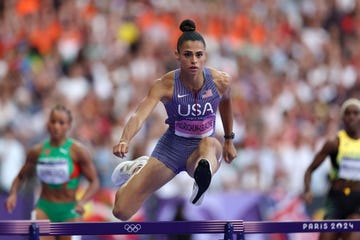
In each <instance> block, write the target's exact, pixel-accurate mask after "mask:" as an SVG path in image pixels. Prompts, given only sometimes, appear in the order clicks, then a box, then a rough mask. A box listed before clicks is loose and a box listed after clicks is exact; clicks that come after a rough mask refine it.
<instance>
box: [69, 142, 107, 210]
mask: <svg viewBox="0 0 360 240" xmlns="http://www.w3.org/2000/svg"><path fill="white" fill-rule="evenodd" d="M72 153H73V154H74V160H75V161H76V163H77V164H79V167H80V172H81V174H82V175H83V176H84V177H85V178H86V180H87V181H88V182H89V184H88V186H87V188H86V190H85V192H84V194H83V195H82V196H81V198H80V199H79V201H78V202H77V206H76V211H78V212H79V213H83V212H84V205H85V203H86V202H88V201H89V200H90V199H91V198H92V197H93V196H94V195H95V194H96V192H97V191H98V190H99V188H100V182H99V178H98V174H97V172H96V168H95V165H94V163H93V161H92V159H91V155H90V153H89V151H88V149H87V148H86V147H85V146H84V145H83V144H81V143H80V142H77V141H75V142H74V144H73V146H72Z"/></svg>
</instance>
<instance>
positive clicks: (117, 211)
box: [112, 205, 134, 221]
mask: <svg viewBox="0 0 360 240" xmlns="http://www.w3.org/2000/svg"><path fill="white" fill-rule="evenodd" d="M112 214H113V215H114V217H116V218H117V219H119V220H121V221H127V220H129V219H130V218H131V217H132V216H133V215H134V213H133V212H131V211H129V210H128V209H127V208H126V207H121V206H118V205H114V208H113V210H112Z"/></svg>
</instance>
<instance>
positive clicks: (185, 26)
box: [180, 19, 196, 32]
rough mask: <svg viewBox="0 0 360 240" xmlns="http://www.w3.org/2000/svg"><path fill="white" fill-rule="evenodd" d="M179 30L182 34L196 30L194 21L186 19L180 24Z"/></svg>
mask: <svg viewBox="0 0 360 240" xmlns="http://www.w3.org/2000/svg"><path fill="white" fill-rule="evenodd" d="M180 30H181V31H182V32H194V31H195V30H196V25H195V23H194V21H192V20H190V19H186V20H184V21H182V23H181V24H180Z"/></svg>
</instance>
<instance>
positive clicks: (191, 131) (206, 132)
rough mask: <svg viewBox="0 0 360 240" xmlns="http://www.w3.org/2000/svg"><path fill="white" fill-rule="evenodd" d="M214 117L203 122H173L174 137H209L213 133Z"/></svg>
mask: <svg viewBox="0 0 360 240" xmlns="http://www.w3.org/2000/svg"><path fill="white" fill-rule="evenodd" d="M214 126H215V115H211V116H210V117H208V118H206V119H204V120H180V121H175V135H177V136H180V137H187V138H204V137H209V136H211V135H212V134H213V132H214Z"/></svg>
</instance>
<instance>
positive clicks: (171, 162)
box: [151, 129, 201, 174]
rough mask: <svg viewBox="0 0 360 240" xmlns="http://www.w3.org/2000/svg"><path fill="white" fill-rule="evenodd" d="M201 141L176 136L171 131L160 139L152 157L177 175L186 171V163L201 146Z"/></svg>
mask: <svg viewBox="0 0 360 240" xmlns="http://www.w3.org/2000/svg"><path fill="white" fill-rule="evenodd" d="M200 141H201V139H198V138H184V137H179V136H176V135H175V134H174V133H172V132H171V131H170V130H169V129H168V130H167V131H166V132H165V133H164V135H163V136H162V137H161V138H160V139H159V141H158V143H157V144H156V146H155V148H154V150H153V152H152V153H151V157H154V158H156V159H158V160H159V161H160V162H162V163H164V164H165V165H166V166H167V167H168V168H170V169H171V170H172V171H173V172H174V173H175V174H178V173H180V172H181V171H186V162H187V160H188V158H189V157H190V155H191V154H192V153H193V152H194V151H195V149H196V148H197V147H198V146H199V143H200Z"/></svg>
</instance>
